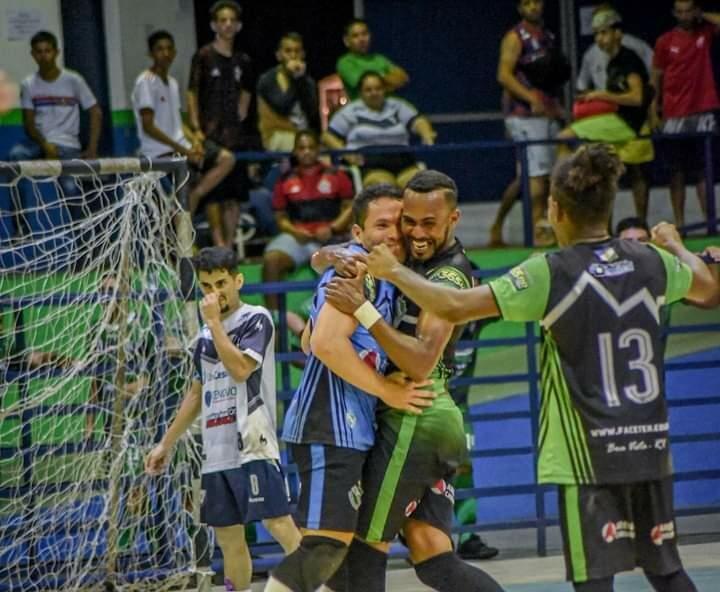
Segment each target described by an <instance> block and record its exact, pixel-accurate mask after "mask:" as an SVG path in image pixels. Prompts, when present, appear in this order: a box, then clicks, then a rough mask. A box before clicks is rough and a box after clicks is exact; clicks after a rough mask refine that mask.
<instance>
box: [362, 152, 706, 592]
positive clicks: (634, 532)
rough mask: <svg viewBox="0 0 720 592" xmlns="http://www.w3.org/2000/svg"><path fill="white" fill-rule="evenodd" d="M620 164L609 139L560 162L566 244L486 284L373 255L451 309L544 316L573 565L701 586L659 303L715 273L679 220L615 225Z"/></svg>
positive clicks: (402, 283) (429, 302) (554, 458)
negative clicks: (677, 477) (674, 434)
mask: <svg viewBox="0 0 720 592" xmlns="http://www.w3.org/2000/svg"><path fill="white" fill-rule="evenodd" d="M621 173H622V165H621V163H620V161H619V159H618V157H617V156H616V155H615V154H614V152H613V151H612V149H611V148H609V147H608V146H605V145H590V146H583V147H581V148H580V149H579V150H578V151H577V152H575V153H574V154H573V155H572V156H571V157H570V158H569V159H567V160H565V161H563V162H561V163H560V164H559V165H558V166H557V167H556V169H555V171H554V174H553V178H552V188H551V196H550V198H549V202H548V206H549V214H550V216H549V217H550V221H551V224H552V225H553V228H554V230H555V233H556V236H557V237H558V240H559V243H560V245H561V246H562V247H563V248H562V249H561V250H560V251H558V252H555V253H550V254H546V255H543V256H538V257H532V258H530V259H528V260H527V261H526V262H524V263H523V264H521V265H520V266H518V267H515V268H514V269H512V270H511V271H510V272H508V273H507V274H506V275H504V276H503V277H501V278H499V279H497V280H494V281H492V282H490V283H489V284H487V285H483V286H480V287H477V288H472V289H470V290H455V289H448V288H446V287H443V286H437V285H435V284H433V283H432V282H429V281H427V280H426V279H424V278H422V277H421V276H420V275H418V274H417V273H415V272H414V271H413V270H411V269H409V268H407V267H404V266H402V265H401V264H400V263H398V261H397V260H396V259H395V257H394V256H393V255H392V254H391V253H390V252H389V251H388V250H387V249H385V248H384V247H382V246H381V247H377V248H376V249H374V250H373V252H372V253H371V254H370V256H369V259H368V268H369V272H370V273H371V274H372V275H373V276H374V277H376V278H382V279H386V280H388V281H390V282H392V283H393V284H395V285H396V286H397V287H398V288H399V289H400V290H402V292H403V293H405V294H406V296H407V297H408V298H411V299H412V300H413V301H415V302H416V303H417V304H418V305H419V306H420V307H421V308H422V309H424V310H427V311H431V312H433V313H434V314H436V315H438V316H439V317H441V318H445V319H447V320H449V321H451V322H454V323H462V322H467V321H469V320H472V319H478V318H486V317H492V316H502V317H503V318H504V319H506V320H513V321H522V322H527V321H533V320H538V321H541V327H542V336H543V344H542V350H541V379H542V395H543V398H542V406H541V411H540V430H539V460H538V479H539V481H540V483H555V484H557V485H558V486H559V490H560V496H559V501H560V517H561V527H562V534H563V542H564V552H565V562H566V567H567V576H568V579H569V580H570V581H572V582H573V585H574V587H575V590H577V591H578V592H609V591H611V590H613V578H614V574H616V573H618V572H621V571H625V570H631V569H633V568H634V567H636V566H639V567H642V568H643V570H644V571H645V574H646V576H647V578H648V580H649V581H650V583H651V584H652V586H653V587H654V588H655V590H658V591H662V592H681V591H682V592H688V591H690V592H692V591H694V590H696V588H695V586H694V584H693V583H692V581H691V580H690V578H689V576H688V575H687V573H686V572H685V571H684V569H683V566H682V563H681V561H680V557H679V554H678V548H677V538H676V531H675V522H674V512H673V499H672V467H671V462H670V453H669V433H668V413H667V404H666V402H665V396H664V395H665V392H664V390H665V388H664V368H663V359H662V355H661V354H660V352H661V345H660V340H661V327H660V312H659V309H660V307H661V306H662V305H663V304H664V303H668V304H669V303H672V302H675V301H677V300H680V299H682V298H684V297H688V296H689V297H691V298H693V299H694V300H699V301H704V302H706V303H709V302H710V301H712V300H713V299H716V298H717V297H718V295H717V285H716V283H715V281H714V279H713V277H712V275H711V274H710V271H709V270H708V268H707V266H706V265H705V263H703V261H702V260H701V259H700V258H699V257H697V256H695V255H693V254H692V253H690V252H689V251H688V250H687V249H686V248H685V246H684V245H683V243H682V239H681V238H680V235H679V234H678V232H677V230H676V229H675V227H674V226H672V225H669V224H665V223H662V224H660V225H658V226H656V227H655V228H654V229H653V240H654V242H655V243H656V244H657V245H659V246H660V247H662V248H658V247H656V246H651V245H644V244H641V243H639V242H636V241H627V240H620V239H615V238H612V237H610V236H609V235H608V233H607V229H608V222H609V218H610V211H611V207H612V203H613V199H614V197H615V193H616V191H617V180H618V178H619V176H620V174H621Z"/></svg>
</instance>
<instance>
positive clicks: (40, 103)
mask: <svg viewBox="0 0 720 592" xmlns="http://www.w3.org/2000/svg"><path fill="white" fill-rule="evenodd" d="M30 48H31V52H30V54H31V55H32V57H33V59H34V60H35V63H36V64H37V65H38V71H37V72H36V73H35V74H32V75H30V76H28V77H27V78H26V79H25V80H23V82H22V85H21V87H20V104H21V107H22V112H23V124H24V126H25V132H26V133H27V135H28V137H29V139H30V142H24V143H22V144H18V145H16V146H14V147H13V148H12V150H11V151H10V159H11V160H31V159H35V158H50V159H71V158H97V150H98V142H99V140H100V128H101V125H102V111H101V109H100V106H99V105H98V104H97V101H96V100H95V96H94V95H93V93H92V91H91V90H90V88H88V85H87V83H86V82H85V80H84V79H83V77H82V76H80V74H78V73H77V72H74V71H73V70H68V69H67V68H60V67H59V66H58V65H57V58H58V55H59V54H60V50H59V49H58V42H57V37H55V35H53V34H52V33H49V32H48V31H40V32H38V33H36V34H35V35H33V37H32V39H31V40H30ZM79 107H82V108H83V109H84V110H87V111H88V112H89V114H90V139H89V141H88V144H87V146H86V148H85V151H81V145H80V109H79Z"/></svg>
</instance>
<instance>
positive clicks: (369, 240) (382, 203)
mask: <svg viewBox="0 0 720 592" xmlns="http://www.w3.org/2000/svg"><path fill="white" fill-rule="evenodd" d="M402 207H403V202H402V200H400V199H396V198H394V197H379V198H377V199H374V200H373V201H371V202H370V203H369V204H368V205H367V212H366V214H365V220H364V221H363V225H362V227H360V226H359V225H358V224H354V225H353V228H352V232H353V236H354V237H355V240H357V241H358V242H359V243H360V244H362V246H363V247H365V248H366V249H367V250H368V251H370V250H372V248H373V247H376V246H377V245H381V244H383V245H387V246H388V248H389V249H390V250H391V251H392V253H393V255H395V257H397V258H398V259H399V260H400V261H403V260H404V259H405V249H404V245H403V243H402V240H401V238H400V212H401V211H402Z"/></svg>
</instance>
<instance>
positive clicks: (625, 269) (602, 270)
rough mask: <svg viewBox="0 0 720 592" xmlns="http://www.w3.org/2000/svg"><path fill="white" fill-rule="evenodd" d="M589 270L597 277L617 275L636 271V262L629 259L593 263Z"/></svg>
mask: <svg viewBox="0 0 720 592" xmlns="http://www.w3.org/2000/svg"><path fill="white" fill-rule="evenodd" d="M588 271H589V272H590V273H591V274H592V275H594V276H595V277H616V276H619V275H625V274H626V273H632V272H633V271H635V264H634V263H633V262H632V261H627V260H622V261H615V262H614V263H593V264H591V265H590V268H589V269H588Z"/></svg>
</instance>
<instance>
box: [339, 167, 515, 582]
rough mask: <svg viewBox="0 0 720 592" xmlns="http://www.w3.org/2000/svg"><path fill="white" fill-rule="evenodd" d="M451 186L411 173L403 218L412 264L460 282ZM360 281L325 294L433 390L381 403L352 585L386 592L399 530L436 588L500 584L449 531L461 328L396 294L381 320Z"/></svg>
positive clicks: (438, 278) (462, 454)
mask: <svg viewBox="0 0 720 592" xmlns="http://www.w3.org/2000/svg"><path fill="white" fill-rule="evenodd" d="M457 193H458V192H457V186H456V185H455V182H454V181H453V180H452V179H451V178H450V177H448V176H447V175H445V174H443V173H440V172H439V171H432V170H429V171H421V172H419V173H417V174H416V175H415V176H414V177H413V178H412V180H411V181H410V182H409V183H408V185H407V186H406V188H405V190H404V192H403V211H402V216H401V224H400V226H401V232H402V235H403V240H404V241H405V248H406V251H407V253H408V256H409V260H410V263H409V265H411V267H412V268H413V269H414V270H415V272H417V273H418V274H421V275H422V276H425V277H427V278H428V279H429V281H431V282H433V283H435V284H440V285H445V286H449V287H450V288H452V289H455V290H464V289H467V288H470V287H471V286H472V285H473V280H472V267H471V264H470V261H469V260H468V258H467V256H466V255H465V251H464V249H463V247H462V245H461V244H460V242H459V241H458V240H457V239H456V238H455V233H454V231H455V227H456V225H457V222H458V220H459V218H460V212H459V210H458V208H457ZM366 277H369V276H366ZM357 284H358V280H353V281H349V282H348V281H343V282H337V281H334V282H331V283H330V285H329V286H328V288H327V297H328V300H329V301H330V302H331V303H332V304H333V305H334V306H335V307H336V308H338V309H339V310H341V311H343V312H345V313H346V314H353V312H354V313H355V314H354V316H355V317H356V318H357V319H358V320H359V321H360V323H361V324H362V325H363V326H365V327H367V328H368V329H369V331H370V333H371V334H372V335H373V337H375V339H377V342H378V343H379V344H380V346H381V348H382V350H383V351H384V352H385V353H386V354H387V356H388V357H389V358H390V360H391V361H392V363H393V366H392V368H391V369H390V371H392V370H394V369H397V370H400V371H401V372H402V373H403V374H404V375H405V376H407V377H409V378H410V379H412V380H415V381H420V380H425V379H429V380H430V381H431V388H432V390H433V391H434V392H435V393H436V394H437V398H436V399H435V400H434V401H433V405H432V407H430V408H428V409H425V410H423V412H422V414H421V415H419V416H410V415H407V414H404V413H402V412H398V411H397V410H394V409H389V408H387V407H384V406H382V405H380V406H379V409H378V414H377V421H378V434H377V441H376V443H375V445H374V447H373V449H372V450H371V452H370V455H369V457H368V461H367V463H366V466H365V471H364V472H363V483H362V487H363V503H362V507H361V509H360V518H359V524H358V531H357V532H358V537H357V538H356V540H355V541H354V542H353V544H352V546H351V548H350V553H349V556H348V561H347V570H348V578H349V589H350V590H352V591H353V592H355V591H356V590H357V591H360V590H362V591H366V590H367V591H379V590H384V588H385V572H386V567H387V551H388V548H389V544H390V542H391V541H392V540H393V539H394V538H395V537H396V536H397V535H398V534H399V533H400V532H402V535H403V537H404V539H405V541H406V543H407V545H408V548H409V550H410V558H411V560H412V562H413V565H414V567H415V571H416V573H417V575H418V578H419V579H420V580H421V581H422V582H423V583H424V584H425V585H427V586H429V587H431V588H433V589H435V590H439V591H441V592H451V591H452V592H454V591H457V590H475V591H478V592H495V591H498V590H501V587H500V586H499V585H498V584H497V582H495V581H494V580H493V579H492V578H491V577H490V576H488V575H487V574H486V573H485V572H483V571H481V570H479V569H476V568H474V567H472V566H470V565H468V564H466V563H465V562H463V561H462V560H461V559H460V558H459V557H458V556H457V554H456V553H455V552H454V551H453V545H452V539H451V529H452V524H453V515H454V490H453V487H452V485H451V484H450V483H448V479H449V478H450V477H451V476H453V475H454V473H455V471H456V469H457V468H458V467H459V466H460V465H461V464H462V463H463V462H464V461H465V460H466V459H467V444H466V437H465V430H464V424H463V418H462V412H461V411H460V410H459V409H458V407H457V406H456V404H455V402H454V401H453V399H452V397H451V395H450V393H449V391H448V384H447V383H448V380H449V379H450V377H451V376H452V374H453V370H452V369H453V363H454V351H455V343H456V342H457V340H458V338H459V336H460V334H461V332H462V327H455V326H454V325H453V324H452V323H449V322H447V321H445V320H443V319H441V318H439V317H437V316H436V315H434V314H432V313H430V312H428V311H427V310H425V309H421V308H419V307H418V306H417V304H416V303H414V302H413V301H412V300H411V299H409V298H406V297H404V296H402V295H400V296H399V298H398V303H397V305H396V313H395V318H394V320H393V321H388V319H386V318H380V315H377V314H376V313H374V311H373V310H372V305H371V303H370V302H369V301H368V300H367V299H366V298H365V297H364V295H363V294H362V292H361V291H360V290H358V289H357ZM343 288H348V289H347V290H346V289H343ZM393 325H395V326H397V329H396V328H395V327H394V326H393ZM342 575H343V574H342V572H341V571H338V574H337V576H336V577H333V578H332V579H331V580H330V581H329V582H328V583H327V587H328V588H329V589H331V590H333V591H335V592H344V590H346V588H344V587H343V582H342V580H341V577H342Z"/></svg>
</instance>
